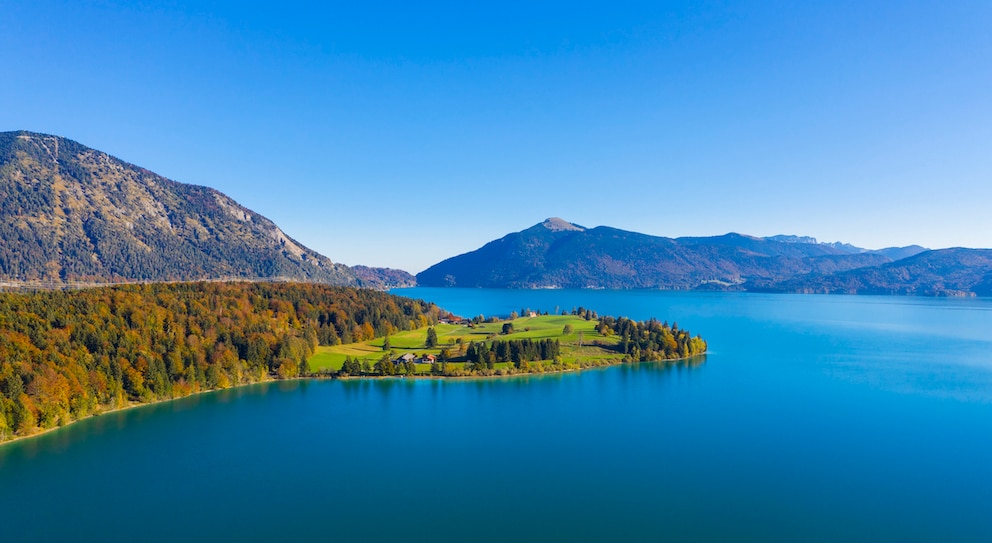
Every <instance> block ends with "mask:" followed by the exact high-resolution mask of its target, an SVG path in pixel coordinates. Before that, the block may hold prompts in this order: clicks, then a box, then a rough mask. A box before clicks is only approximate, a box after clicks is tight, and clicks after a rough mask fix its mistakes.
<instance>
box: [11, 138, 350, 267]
mask: <svg viewBox="0 0 992 543" xmlns="http://www.w3.org/2000/svg"><path fill="white" fill-rule="evenodd" d="M0 241H2V243H0V281H2V280H3V279H7V280H11V279H12V280H17V281H38V280H40V281H53V282H65V281H95V282H107V281H120V280H193V279H212V278H284V279H288V280H301V281H312V282H319V283H330V284H336V285H357V284H358V283H359V281H358V280H357V279H356V277H355V275H354V274H353V273H352V272H351V271H350V270H349V269H348V268H347V267H346V266H343V265H340V264H335V263H333V262H331V261H330V260H329V259H328V258H327V257H325V256H322V255H320V254H318V253H316V252H314V251H312V250H310V249H308V248H306V247H304V246H303V245H301V244H300V243H298V242H296V241H295V240H293V239H292V238H290V237H289V236H287V235H286V234H284V233H283V232H282V230H280V229H279V227H277V226H276V225H275V224H274V223H273V222H272V221H270V220H269V219H266V218H265V217H263V216H261V215H259V214H257V213H255V212H253V211H251V210H249V209H246V208H244V207H242V206H241V205H239V204H238V203H237V202H235V201H234V200H232V199H230V198H228V197H227V196H225V195H223V194H221V193H220V192H218V191H216V190H213V189H210V188H206V187H200V186H195V185H186V184H183V183H177V182H175V181H170V180H169V179H166V178H164V177H162V176H159V175H156V174H154V173H152V172H150V171H148V170H145V169H143V168H139V167H137V166H134V165H131V164H128V163H126V162H123V161H121V160H118V159H116V158H114V157H112V156H110V155H107V154H105V153H102V152H100V151H96V150H93V149H90V148H88V147H85V146H83V145H80V144H79V143H76V142H74V141H72V140H68V139H65V138H61V137H56V136H48V135H43V134H34V133H31V132H5V133H0Z"/></svg>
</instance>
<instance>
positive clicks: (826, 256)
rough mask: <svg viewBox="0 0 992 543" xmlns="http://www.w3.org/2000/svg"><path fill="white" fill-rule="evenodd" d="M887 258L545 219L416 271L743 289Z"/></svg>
mask: <svg viewBox="0 0 992 543" xmlns="http://www.w3.org/2000/svg"><path fill="white" fill-rule="evenodd" d="M887 262H890V259H889V258H888V257H886V256H884V255H881V254H873V253H857V254H851V253H849V252H847V251H843V250H841V249H837V248H834V247H831V246H828V245H825V244H815V243H805V242H794V241H775V240H773V239H764V238H756V237H751V236H745V235H741V234H727V235H724V236H716V237H702V238H677V239H673V238H665V237H657V236H649V235H645V234H639V233H636V232H628V231H625V230H619V229H616V228H609V227H605V226H600V227H597V228H592V229H587V228H583V227H581V226H578V225H575V224H571V223H568V222H566V221H563V220H561V219H548V220H547V221H545V222H543V223H540V224H537V225H535V226H533V227H531V228H528V229H526V230H524V231H521V232H516V233H513V234H509V235H507V236H505V237H503V238H501V239H499V240H496V241H493V242H490V243H488V244H486V245H485V246H483V247H482V248H480V249H478V250H476V251H472V252H469V253H465V254H463V255H459V256H456V257H453V258H449V259H447V260H445V261H443V262H441V263H439V264H436V265H434V266H432V267H430V268H428V269H427V270H425V271H423V272H421V273H420V274H418V275H417V283H418V284H419V285H421V286H459V287H491V288H662V289H694V288H720V289H727V288H733V289H740V288H743V287H742V285H743V284H744V283H745V282H747V281H750V280H760V281H764V282H771V281H780V280H785V279H788V278H791V277H794V276H796V275H800V274H809V273H834V272H838V271H846V270H851V269H855V268H860V267H864V266H877V265H879V264H884V263H887Z"/></svg>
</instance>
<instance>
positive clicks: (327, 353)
mask: <svg viewBox="0 0 992 543" xmlns="http://www.w3.org/2000/svg"><path fill="white" fill-rule="evenodd" d="M506 322H512V323H513V330H514V331H513V333H512V334H507V335H502V334H501V332H502V330H503V324H504V323H506ZM565 325H571V326H572V332H571V333H569V334H563V333H562V330H563V329H564V327H565ZM434 330H435V332H437V339H438V346H437V347H435V348H433V349H428V348H427V347H426V345H425V343H426V341H427V328H420V329H417V330H408V331H405V332H397V333H395V334H393V335H391V336H389V345H390V349H391V350H392V352H393V354H392V358H397V357H399V356H402V355H403V354H406V353H413V354H414V355H417V356H422V355H424V354H428V353H430V354H434V355H437V354H440V352H441V349H448V351H449V353H451V356H452V357H458V356H459V349H460V347H461V344H459V342H458V340H459V339H460V340H461V342H462V344H463V345H464V346H465V347H468V344H469V343H471V342H473V341H475V342H482V341H491V340H492V339H499V340H510V339H524V338H527V339H558V340H559V341H561V344H562V359H563V360H565V361H566V362H575V361H577V360H580V359H586V358H589V359H592V358H603V356H604V353H605V351H603V350H602V349H599V348H598V347H594V346H591V343H592V342H593V341H598V342H600V343H603V344H615V343H616V342H617V341H618V340H617V338H616V337H605V336H602V335H600V334H599V333H598V332H596V321H594V320H588V321H587V320H585V319H583V318H581V317H576V316H573V315H542V316H537V317H520V318H517V319H514V320H512V321H500V322H487V323H482V324H477V325H475V327H474V328H470V327H468V326H464V325H460V324H438V325H437V326H435V327H434ZM579 333H581V334H582V343H583V347H582V348H581V349H580V348H579ZM384 341H385V338H376V339H373V340H371V341H364V342H361V343H351V344H348V345H334V346H331V347H327V346H320V347H317V352H316V353H315V354H314V355H313V356H312V357H310V359H309V363H310V369H311V371H320V370H332V371H337V370H340V369H341V365H342V364H343V363H344V360H345V358H346V357H349V356H350V357H352V358H354V359H358V360H359V361H368V363H369V364H372V365H374V364H375V363H376V362H377V361H378V360H379V359H380V358H382V355H383V354H384V353H385V352H384V351H383V350H382V345H383V342H384ZM462 365H464V364H463V363H462V362H448V367H449V368H458V367H460V366H462ZM500 366H509V364H505V363H504V364H497V368H499V367H500ZM417 372H418V373H419V372H424V373H428V372H430V365H429V364H417Z"/></svg>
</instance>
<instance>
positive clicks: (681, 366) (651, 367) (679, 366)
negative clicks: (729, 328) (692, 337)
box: [619, 354, 706, 380]
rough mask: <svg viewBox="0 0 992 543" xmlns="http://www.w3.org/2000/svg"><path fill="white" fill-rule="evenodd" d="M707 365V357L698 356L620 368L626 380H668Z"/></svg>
mask: <svg viewBox="0 0 992 543" xmlns="http://www.w3.org/2000/svg"><path fill="white" fill-rule="evenodd" d="M705 363H706V355H705V354H703V355H698V356H693V357H690V358H685V359H681V360H662V361H660V362H637V363H632V364H623V365H621V366H620V368H619V369H620V375H621V376H622V378H623V379H624V380H627V379H634V378H637V379H643V378H645V377H648V376H654V378H658V379H667V378H668V377H669V376H672V375H678V374H686V375H688V374H691V373H693V372H694V371H696V370H699V369H700V368H701V367H702V366H703V364H705Z"/></svg>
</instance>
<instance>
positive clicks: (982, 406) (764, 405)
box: [0, 288, 992, 541]
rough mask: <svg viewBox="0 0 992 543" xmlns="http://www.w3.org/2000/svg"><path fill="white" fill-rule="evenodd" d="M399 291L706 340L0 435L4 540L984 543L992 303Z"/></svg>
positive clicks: (469, 307)
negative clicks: (606, 358)
mask: <svg viewBox="0 0 992 543" xmlns="http://www.w3.org/2000/svg"><path fill="white" fill-rule="evenodd" d="M396 293H398V294H402V295H407V296H412V297H417V298H424V299H428V300H432V301H436V302H437V303H439V305H441V306H442V307H445V308H447V309H449V310H451V311H453V312H455V313H457V314H460V315H463V316H469V317H471V316H474V315H477V314H485V315H506V314H509V312H510V311H519V310H521V309H526V308H530V309H535V310H547V311H556V310H557V311H560V310H570V309H572V308H573V307H579V306H583V307H586V308H591V309H594V310H596V311H598V312H599V313H600V314H612V315H625V316H630V317H633V318H637V319H645V318H649V317H657V318H659V319H663V320H669V321H673V320H675V321H677V322H678V324H679V325H680V326H681V327H684V328H688V329H689V330H690V331H692V332H693V333H698V334H701V335H703V336H704V337H705V339H707V341H708V342H709V345H710V353H709V354H708V355H706V357H705V359H701V360H697V361H694V362H693V363H691V364H688V363H680V364H637V365H625V366H619V367H611V368H605V369H597V370H590V371H586V372H582V373H571V374H564V375H549V376H536V377H513V378H504V379H490V380H451V381H428V380H417V381H410V380H402V379H394V380H375V381H355V380H353V381H294V382H282V383H268V384H263V385H256V386H251V387H244V388H240V389H235V390H227V391H221V392H216V393H209V394H203V395H199V396H195V397H191V398H186V399H183V400H179V401H175V402H169V403H164V404H157V405H152V406H147V407H142V408H136V409H132V410H128V411H122V412H118V413H110V414H105V415H102V416H99V417H95V418H92V419H88V420H86V421H83V422H80V423H77V424H74V425H71V426H69V427H66V428H64V429H60V430H58V431H55V432H52V433H50V434H46V435H43V436H40V437H38V438H34V439H30V440H25V441H20V442H16V443H13V444H10V445H6V446H3V447H0V540H2V541H70V540H71V541H126V540H139V541H174V540H181V539H182V540H187V541H217V540H240V541H270V540H284V539H297V540H304V541H332V540H337V541H368V540H380V541H384V540H390V541H395V540H399V539H405V540H414V541H465V540H476V541H499V540H515V541H548V540H560V541H607V540H631V541H660V540H671V541H726V540H736V541H797V540H803V541H837V540H845V541H948V540H953V541H989V540H992V515H990V514H989V512H990V511H992V490H990V489H992V468H990V467H989V461H988V459H989V457H990V455H992V301H989V300H983V299H924V298H903V297H854V296H792V295H761V294H738V293H679V292H657V291H599V290H542V291H514V290H485V289H427V288H416V289H400V290H398V291H396Z"/></svg>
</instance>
